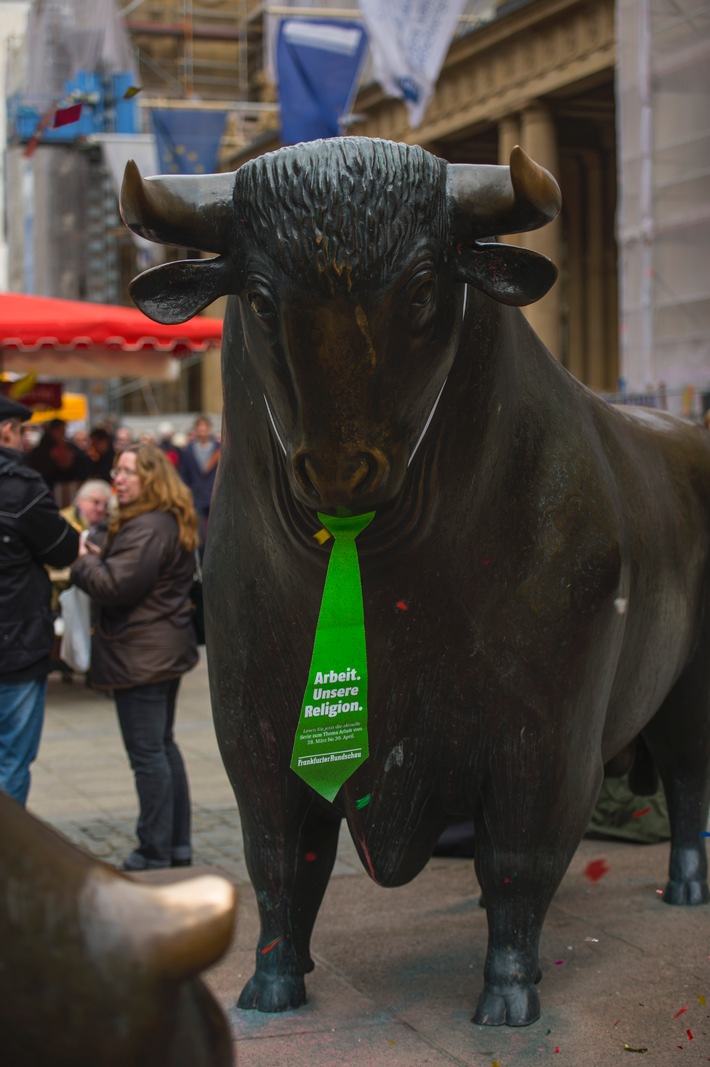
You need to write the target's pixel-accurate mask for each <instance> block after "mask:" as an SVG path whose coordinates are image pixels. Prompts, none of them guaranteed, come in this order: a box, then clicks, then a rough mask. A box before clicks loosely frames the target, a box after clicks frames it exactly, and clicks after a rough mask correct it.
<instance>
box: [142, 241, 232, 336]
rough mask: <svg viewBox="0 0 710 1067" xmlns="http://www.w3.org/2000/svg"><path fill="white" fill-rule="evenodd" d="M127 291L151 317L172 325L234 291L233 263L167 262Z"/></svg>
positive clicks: (223, 260) (223, 258)
mask: <svg viewBox="0 0 710 1067" xmlns="http://www.w3.org/2000/svg"><path fill="white" fill-rule="evenodd" d="M128 291H129V292H130V294H131V297H132V298H133V302H134V303H135V304H136V305H137V306H138V307H139V308H140V309H141V311H142V312H143V313H144V314H145V315H147V316H148V318H151V319H153V320H154V321H155V322H162V323H164V324H165V325H167V326H173V325H176V324H177V323H180V322H186V321H187V320H188V319H191V318H192V316H193V315H196V314H197V312H198V311H202V309H203V308H206V307H207V305H208V304H211V303H212V301H213V300H216V299H217V297H218V296H226V295H227V293H230V292H234V291H235V289H234V264H233V262H232V260H231V258H230V257H229V256H218V257H217V258H216V259H181V260H179V261H178V262H176V263H164V264H162V265H161V266H159V267H152V268H151V269H150V270H146V271H144V272H143V274H139V275H138V277H137V278H134V279H133V281H132V282H131V283H130V285H129V286H128Z"/></svg>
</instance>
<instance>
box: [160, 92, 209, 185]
mask: <svg viewBox="0 0 710 1067" xmlns="http://www.w3.org/2000/svg"><path fill="white" fill-rule="evenodd" d="M151 117H152V119H153V131H154V133H155V144H156V148H157V150H158V164H159V168H160V173H161V174H215V173H216V172H217V160H218V156H219V145H220V141H221V140H222V136H223V134H224V126H225V123H226V121H227V112H226V111H207V110H205V111H202V110H199V111H198V110H196V109H194V108H192V109H182V108H173V107H171V108H157V107H154V108H152V110H151Z"/></svg>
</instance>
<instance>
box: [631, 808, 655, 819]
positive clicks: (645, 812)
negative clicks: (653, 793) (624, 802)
mask: <svg viewBox="0 0 710 1067" xmlns="http://www.w3.org/2000/svg"><path fill="white" fill-rule="evenodd" d="M650 810H651V809H650V808H641V811H633V812H632V813H631V818H632V819H640V818H641V816H642V815H648V813H649V811H650Z"/></svg>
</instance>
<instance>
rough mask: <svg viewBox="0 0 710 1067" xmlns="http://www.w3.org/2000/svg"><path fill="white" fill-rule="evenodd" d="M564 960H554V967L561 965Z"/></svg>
mask: <svg viewBox="0 0 710 1067" xmlns="http://www.w3.org/2000/svg"><path fill="white" fill-rule="evenodd" d="M564 962H565V961H564V960H555V967H561V966H562V964H563V963H564Z"/></svg>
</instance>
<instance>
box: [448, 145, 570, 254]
mask: <svg viewBox="0 0 710 1067" xmlns="http://www.w3.org/2000/svg"><path fill="white" fill-rule="evenodd" d="M447 175H448V178H447V194H448V198H449V205H450V210H451V215H452V230H453V233H454V234H455V235H456V237H458V238H463V239H465V238H470V237H494V236H498V235H499V234H503V233H522V232H524V231H525V230H536V229H538V227H540V226H544V225H545V224H546V223H548V222H552V220H553V219H554V218H555V216H556V215H557V214H558V212H559V210H560V207H561V204H562V196H561V193H560V187H559V185H558V184H557V182H556V181H555V179H554V178H553V177H552V175H551V174H550V172H549V171H547V170H545V168H544V167H541V166H539V164H537V163H535V162H534V161H533V160H532V159H530V156H528V155H526V154H525V152H523V150H522V148H520V147H519V146H518V145H516V146H515V148H514V149H513V151H512V152H511V153H510V166H509V167H493V166H477V165H475V164H470V163H450V164H449V165H448V167H447Z"/></svg>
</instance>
